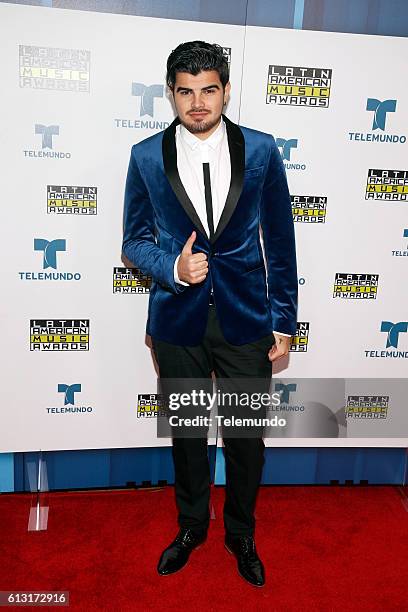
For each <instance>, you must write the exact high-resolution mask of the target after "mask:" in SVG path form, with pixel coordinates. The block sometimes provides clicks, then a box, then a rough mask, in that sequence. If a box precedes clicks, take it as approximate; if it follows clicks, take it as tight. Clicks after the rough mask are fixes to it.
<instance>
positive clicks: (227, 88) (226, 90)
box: [224, 81, 231, 106]
mask: <svg viewBox="0 0 408 612" xmlns="http://www.w3.org/2000/svg"><path fill="white" fill-rule="evenodd" d="M230 92H231V83H230V82H229V81H228V83H226V85H225V87H224V106H225V105H226V104H227V103H228V100H229V97H230Z"/></svg>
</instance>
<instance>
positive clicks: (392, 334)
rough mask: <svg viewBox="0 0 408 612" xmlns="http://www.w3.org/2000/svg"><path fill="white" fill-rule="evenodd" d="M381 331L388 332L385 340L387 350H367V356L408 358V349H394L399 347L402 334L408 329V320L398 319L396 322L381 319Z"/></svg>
mask: <svg viewBox="0 0 408 612" xmlns="http://www.w3.org/2000/svg"><path fill="white" fill-rule="evenodd" d="M380 331H381V332H382V333H386V334H387V339H386V341H385V350H381V351H379V350H372V351H369V350H366V351H365V356H366V357H373V358H378V357H380V358H384V357H385V358H393V359H400V358H404V359H407V358H408V350H406V351H405V350H392V349H398V345H399V342H400V339H401V334H405V333H407V331H408V321H398V322H396V323H394V322H392V321H381V325H380Z"/></svg>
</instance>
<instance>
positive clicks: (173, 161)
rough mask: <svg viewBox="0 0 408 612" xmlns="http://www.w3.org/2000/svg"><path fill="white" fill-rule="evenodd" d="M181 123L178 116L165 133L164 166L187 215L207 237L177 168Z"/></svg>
mask: <svg viewBox="0 0 408 612" xmlns="http://www.w3.org/2000/svg"><path fill="white" fill-rule="evenodd" d="M178 123H180V120H179V118H178V117H176V119H175V120H174V121H173V123H171V124H170V125H169V127H168V128H167V129H166V130H165V131H164V133H163V142H162V155H163V166H164V171H165V173H166V176H167V179H168V181H169V183H170V185H171V187H172V189H173V191H174V193H175V195H176V197H177V199H178V201H179V202H180V204H181V205H182V207H183V208H184V210H185V211H186V213H187V215H188V216H189V217H190V219H191V221H192V222H193V224H194V225H195V226H196V227H197V229H199V230H200V232H201V233H202V234H203V236H205V237H207V232H206V231H205V229H204V227H203V224H202V223H201V221H200V217H199V216H198V214H197V212H196V210H195V208H194V206H193V204H192V202H191V200H190V198H189V197H188V195H187V192H186V190H185V189H184V186H183V183H182V182H181V180H180V175H179V173H178V169H177V148H176V125H177V124H178Z"/></svg>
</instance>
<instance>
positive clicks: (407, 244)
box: [391, 227, 408, 257]
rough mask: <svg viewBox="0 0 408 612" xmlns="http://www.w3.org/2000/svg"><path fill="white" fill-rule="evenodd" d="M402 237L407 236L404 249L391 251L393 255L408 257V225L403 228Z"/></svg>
mask: <svg viewBox="0 0 408 612" xmlns="http://www.w3.org/2000/svg"><path fill="white" fill-rule="evenodd" d="M402 237H403V238H405V242H404V247H405V248H404V249H403V250H401V249H399V250H395V251H391V254H392V255H393V257H408V227H407V228H405V229H403V230H402Z"/></svg>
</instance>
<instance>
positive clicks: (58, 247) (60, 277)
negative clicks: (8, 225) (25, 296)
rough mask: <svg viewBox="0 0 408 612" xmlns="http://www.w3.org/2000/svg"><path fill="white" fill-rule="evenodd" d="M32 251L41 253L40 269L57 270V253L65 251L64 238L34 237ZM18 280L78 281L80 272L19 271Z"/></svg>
mask: <svg viewBox="0 0 408 612" xmlns="http://www.w3.org/2000/svg"><path fill="white" fill-rule="evenodd" d="M34 251H36V252H39V253H41V254H42V269H43V270H49V268H51V269H53V270H57V253H64V252H66V240H65V239H62V238H58V239H56V240H46V239H45V238H34ZM18 274H19V277H20V280H27V281H79V280H81V273H80V272H58V271H56V272H52V271H51V270H49V271H47V272H19V273H18Z"/></svg>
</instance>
